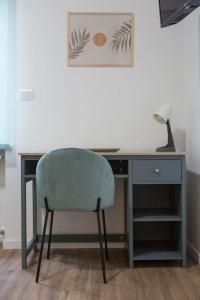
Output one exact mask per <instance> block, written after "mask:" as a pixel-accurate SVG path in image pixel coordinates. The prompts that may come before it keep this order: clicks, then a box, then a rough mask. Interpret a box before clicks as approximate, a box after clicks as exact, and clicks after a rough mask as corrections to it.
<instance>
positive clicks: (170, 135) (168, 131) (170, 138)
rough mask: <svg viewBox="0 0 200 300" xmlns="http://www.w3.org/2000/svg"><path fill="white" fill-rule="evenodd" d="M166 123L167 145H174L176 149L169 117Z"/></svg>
mask: <svg viewBox="0 0 200 300" xmlns="http://www.w3.org/2000/svg"><path fill="white" fill-rule="evenodd" d="M166 125H167V133H168V143H167V147H172V148H174V151H176V149H175V144H174V139H173V135H172V130H171V126H170V121H169V119H168V120H167V122H166Z"/></svg>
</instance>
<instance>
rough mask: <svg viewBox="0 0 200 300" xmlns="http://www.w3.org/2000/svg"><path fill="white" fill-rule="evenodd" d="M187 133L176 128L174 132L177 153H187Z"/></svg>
mask: <svg viewBox="0 0 200 300" xmlns="http://www.w3.org/2000/svg"><path fill="white" fill-rule="evenodd" d="M185 136H186V134H185V131H184V130H182V129H179V128H176V129H175V130H174V132H173V137H174V142H175V146H176V150H177V151H182V152H184V151H185V140H186V137H185Z"/></svg>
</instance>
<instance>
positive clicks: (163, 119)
mask: <svg viewBox="0 0 200 300" xmlns="http://www.w3.org/2000/svg"><path fill="white" fill-rule="evenodd" d="M171 115H172V109H171V107H170V106H169V105H166V104H165V105H163V106H162V107H161V108H160V109H159V110H158V111H157V112H156V113H155V114H153V116H154V118H155V120H156V121H158V122H159V123H160V124H166V125H167V133H168V143H167V145H166V146H164V147H160V148H157V149H156V152H176V148H175V144H174V139H173V135H172V131H171V126H170V122H169V119H170V117H171Z"/></svg>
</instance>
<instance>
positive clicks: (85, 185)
mask: <svg viewBox="0 0 200 300" xmlns="http://www.w3.org/2000/svg"><path fill="white" fill-rule="evenodd" d="M36 188H37V201H38V205H39V206H40V207H43V208H45V202H44V198H45V197H46V198H47V201H48V206H49V209H51V210H60V211H94V210H96V208H97V199H98V198H101V208H102V209H103V208H107V207H111V206H113V202H114V176H113V172H112V169H111V167H110V165H109V163H108V162H107V160H106V159H105V158H104V157H103V156H101V155H99V154H97V153H95V152H92V151H89V150H85V149H78V148H66V149H58V150H54V151H51V152H50V153H48V154H46V155H44V156H43V157H42V158H41V159H40V160H39V162H38V165H37V170H36Z"/></svg>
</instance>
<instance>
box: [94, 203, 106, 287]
mask: <svg viewBox="0 0 200 300" xmlns="http://www.w3.org/2000/svg"><path fill="white" fill-rule="evenodd" d="M96 214H97V224H98V231H99V244H100V254H101V265H102V271H103V282H104V283H107V281H106V269H105V260H104V251H103V239H102V234H101V218H100V199H98V204H97V210H96Z"/></svg>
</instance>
